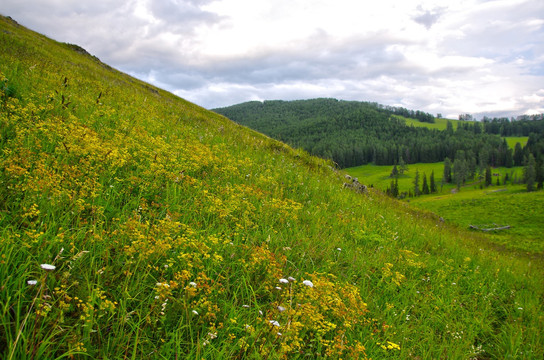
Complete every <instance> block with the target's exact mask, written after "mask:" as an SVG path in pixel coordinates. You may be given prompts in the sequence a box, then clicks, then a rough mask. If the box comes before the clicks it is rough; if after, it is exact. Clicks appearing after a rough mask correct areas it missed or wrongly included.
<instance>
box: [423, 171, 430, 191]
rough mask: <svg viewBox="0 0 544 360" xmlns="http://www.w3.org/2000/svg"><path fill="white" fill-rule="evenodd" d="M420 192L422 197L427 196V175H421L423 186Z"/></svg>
mask: <svg viewBox="0 0 544 360" xmlns="http://www.w3.org/2000/svg"><path fill="white" fill-rule="evenodd" d="M421 192H422V193H423V194H424V195H427V194H429V185H428V184H427V175H426V174H425V173H423V184H422V185H421Z"/></svg>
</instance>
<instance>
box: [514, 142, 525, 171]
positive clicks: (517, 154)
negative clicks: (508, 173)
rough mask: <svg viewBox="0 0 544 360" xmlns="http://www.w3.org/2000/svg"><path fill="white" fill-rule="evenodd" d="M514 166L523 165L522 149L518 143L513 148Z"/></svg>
mask: <svg viewBox="0 0 544 360" xmlns="http://www.w3.org/2000/svg"><path fill="white" fill-rule="evenodd" d="M514 165H515V166H521V165H523V149H522V148H521V144H520V143H519V142H518V143H516V146H515V147H514Z"/></svg>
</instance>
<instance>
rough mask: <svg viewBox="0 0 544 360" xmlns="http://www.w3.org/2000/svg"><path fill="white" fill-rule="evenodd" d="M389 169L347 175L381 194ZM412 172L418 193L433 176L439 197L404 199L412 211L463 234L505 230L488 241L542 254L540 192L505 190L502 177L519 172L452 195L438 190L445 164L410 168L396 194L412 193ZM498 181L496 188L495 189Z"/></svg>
mask: <svg viewBox="0 0 544 360" xmlns="http://www.w3.org/2000/svg"><path fill="white" fill-rule="evenodd" d="M391 168H392V167H391V166H374V165H363V166H358V167H354V168H349V169H346V172H348V173H349V174H350V175H351V176H354V177H357V178H358V179H359V181H360V182H362V183H364V184H367V185H369V186H371V185H372V186H374V187H375V188H377V189H380V190H382V191H384V192H385V190H386V189H387V188H388V187H390V185H391V180H392V179H391V177H390V173H391ZM416 170H417V171H419V174H420V183H419V185H420V187H421V185H422V181H423V180H422V177H423V174H426V176H427V181H428V182H429V181H430V180H429V177H430V174H431V171H434V174H435V182H436V185H437V190H438V191H437V193H435V194H430V195H422V196H420V197H415V198H414V197H412V198H408V199H406V200H405V201H408V202H409V203H410V205H411V206H414V207H417V208H420V209H423V210H428V211H432V212H433V213H435V214H436V215H437V216H440V217H442V218H443V219H445V220H446V221H447V222H449V223H451V224H455V225H458V226H460V227H461V228H464V229H467V228H468V227H469V225H476V226H480V227H481V225H489V226H484V228H489V227H491V228H493V227H497V226H493V225H492V224H494V223H495V224H502V225H509V226H511V229H509V230H508V231H501V232H491V233H486V234H485V237H486V238H487V239H488V241H490V242H492V243H494V244H499V245H501V246H503V247H505V248H509V249H516V250H521V251H525V252H528V253H532V254H543V253H544V241H543V237H542V230H541V229H542V228H544V207H542V202H543V201H544V198H543V197H544V192H542V191H539V192H532V193H527V191H526V188H527V187H526V185H517V184H515V183H514V184H513V183H512V182H511V181H508V182H507V185H504V183H503V181H504V178H505V175H507V174H508V176H509V178H510V179H521V178H522V176H523V168H522V167H513V168H510V169H509V168H496V169H493V174H494V175H496V176H493V185H492V186H490V187H487V188H485V187H484V188H483V189H482V188H480V185H481V184H480V182H478V181H472V182H469V183H467V184H466V185H465V186H463V187H462V188H461V191H459V192H456V191H454V189H455V185H453V184H442V172H443V170H444V164H443V163H431V164H412V165H410V166H408V170H407V171H406V172H405V173H404V174H403V175H399V177H398V184H399V192H400V193H402V192H408V191H409V190H411V191H412V192H413V188H414V178H415V173H416ZM497 179H499V181H500V186H497V185H496V180H497Z"/></svg>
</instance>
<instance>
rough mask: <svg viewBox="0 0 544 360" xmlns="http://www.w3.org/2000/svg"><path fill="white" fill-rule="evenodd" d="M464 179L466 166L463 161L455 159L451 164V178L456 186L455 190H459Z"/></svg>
mask: <svg viewBox="0 0 544 360" xmlns="http://www.w3.org/2000/svg"><path fill="white" fill-rule="evenodd" d="M465 177H466V164H465V160H463V159H455V161H454V162H453V178H454V181H455V185H457V190H459V189H461V185H463V183H464V182H465Z"/></svg>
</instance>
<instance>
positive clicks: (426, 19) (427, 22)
mask: <svg viewBox="0 0 544 360" xmlns="http://www.w3.org/2000/svg"><path fill="white" fill-rule="evenodd" d="M441 16H442V10H441V9H439V10H426V11H424V12H423V13H421V14H419V15H416V16H415V17H413V19H414V21H415V22H417V23H418V24H421V25H423V26H425V27H426V28H427V29H430V28H431V27H432V26H433V25H434V24H435V23H436V22H437V21H438V19H440V17H441Z"/></svg>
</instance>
